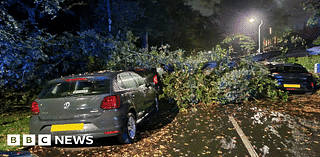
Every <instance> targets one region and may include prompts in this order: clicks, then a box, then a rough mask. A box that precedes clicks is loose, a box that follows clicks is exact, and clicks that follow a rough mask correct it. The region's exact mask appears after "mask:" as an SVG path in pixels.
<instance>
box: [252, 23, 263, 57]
mask: <svg viewBox="0 0 320 157" xmlns="http://www.w3.org/2000/svg"><path fill="white" fill-rule="evenodd" d="M255 21H256V20H255V19H253V18H252V19H250V20H249V22H255ZM262 24H263V21H262V20H261V22H260V25H259V49H258V53H261V33H260V28H261V26H262Z"/></svg>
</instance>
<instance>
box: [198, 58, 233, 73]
mask: <svg viewBox="0 0 320 157" xmlns="http://www.w3.org/2000/svg"><path fill="white" fill-rule="evenodd" d="M237 64H238V63H237V60H224V61H212V62H207V63H204V64H203V66H202V68H201V70H202V71H203V73H204V74H205V75H209V74H210V73H211V72H212V71H213V70H214V69H215V68H217V67H219V66H224V65H226V66H227V67H228V68H229V69H232V68H235V67H237V66H238V65H237ZM222 70H225V69H222Z"/></svg>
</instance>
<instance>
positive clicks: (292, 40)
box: [278, 29, 306, 53]
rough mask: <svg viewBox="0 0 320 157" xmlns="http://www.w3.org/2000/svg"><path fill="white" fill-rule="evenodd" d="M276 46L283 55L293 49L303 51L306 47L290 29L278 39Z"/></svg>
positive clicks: (304, 42)
mask: <svg viewBox="0 0 320 157" xmlns="http://www.w3.org/2000/svg"><path fill="white" fill-rule="evenodd" d="M278 46H279V47H280V50H281V51H282V52H283V53H287V52H288V51H290V50H294V49H299V48H302V49H304V48H305V47H306V41H305V40H304V39H303V38H301V37H299V36H298V35H296V34H294V33H293V32H292V30H291V29H288V30H286V31H284V32H283V34H282V36H281V37H280V38H279V40H278Z"/></svg>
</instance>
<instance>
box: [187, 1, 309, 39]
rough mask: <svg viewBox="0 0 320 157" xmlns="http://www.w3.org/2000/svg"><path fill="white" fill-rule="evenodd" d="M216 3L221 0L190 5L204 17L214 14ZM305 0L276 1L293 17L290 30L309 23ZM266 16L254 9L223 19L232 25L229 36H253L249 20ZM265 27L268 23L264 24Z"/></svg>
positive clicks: (227, 31)
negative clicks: (304, 5) (303, 3)
mask: <svg viewBox="0 0 320 157" xmlns="http://www.w3.org/2000/svg"><path fill="white" fill-rule="evenodd" d="M214 1H219V0H212V2H210V1H209V3H208V1H207V3H200V1H198V0H191V1H190V4H192V6H193V8H194V9H196V10H200V12H201V13H202V14H203V15H208V16H209V15H211V14H212V13H213V11H212V9H208V8H210V7H211V6H212V5H214ZM303 1H305V0H274V6H273V7H277V8H283V9H284V10H285V11H286V12H287V13H289V14H290V15H291V17H290V18H289V26H288V27H289V28H292V29H296V28H298V29H302V28H303V27H304V25H305V24H306V22H307V21H308V18H309V17H310V15H311V14H310V13H307V12H306V11H304V10H303V8H302V7H301V6H300V3H301V2H303ZM266 16H268V13H265V12H261V11H259V10H255V9H254V8H252V9H251V10H248V11H242V12H239V13H236V15H233V17H229V16H227V17H223V19H228V21H225V23H226V24H228V25H232V24H234V25H233V26H231V28H229V30H226V33H227V34H238V33H240V34H252V33H254V31H256V30H255V29H253V26H252V23H249V22H248V19H249V18H251V17H255V18H257V19H259V18H260V19H264V18H265V17H266ZM264 24H265V25H267V24H266V22H265V23H264ZM256 25H259V23H256Z"/></svg>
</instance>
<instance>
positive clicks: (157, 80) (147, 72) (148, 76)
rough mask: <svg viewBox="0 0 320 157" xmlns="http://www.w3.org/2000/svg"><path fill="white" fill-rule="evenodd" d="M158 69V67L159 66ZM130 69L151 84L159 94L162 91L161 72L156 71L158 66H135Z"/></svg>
mask: <svg viewBox="0 0 320 157" xmlns="http://www.w3.org/2000/svg"><path fill="white" fill-rule="evenodd" d="M159 69H160V68H159ZM130 71H134V72H136V73H137V74H139V75H140V76H141V77H142V78H144V79H145V80H146V81H147V82H148V83H149V84H150V85H152V86H153V87H154V88H155V89H156V90H157V92H158V93H159V94H161V93H162V86H163V85H162V82H161V81H162V80H161V74H160V73H159V72H158V68H136V69H133V70H130Z"/></svg>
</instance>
